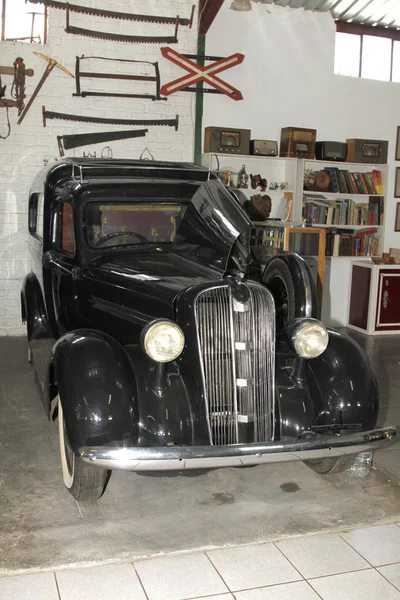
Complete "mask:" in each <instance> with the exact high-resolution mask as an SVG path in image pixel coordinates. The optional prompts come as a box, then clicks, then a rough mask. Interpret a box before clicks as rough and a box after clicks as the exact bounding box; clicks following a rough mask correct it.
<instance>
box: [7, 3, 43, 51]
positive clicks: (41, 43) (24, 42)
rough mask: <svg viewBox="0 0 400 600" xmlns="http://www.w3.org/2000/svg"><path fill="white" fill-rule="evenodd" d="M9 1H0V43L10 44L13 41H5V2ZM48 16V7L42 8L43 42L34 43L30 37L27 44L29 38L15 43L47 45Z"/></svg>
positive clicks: (13, 41)
mask: <svg viewBox="0 0 400 600" xmlns="http://www.w3.org/2000/svg"><path fill="white" fill-rule="evenodd" d="M10 1H11V0H1V33H0V41H1V42H12V43H15V40H7V39H6V20H7V2H10ZM48 16H49V11H48V7H47V6H45V7H44V31H43V40H42V41H41V42H34V41H33V39H32V37H31V41H30V42H28V41H27V40H28V39H29V37H27V38H26V41H25V40H22V39H20V40H16V42H21V43H23V44H26V43H29V44H34V43H35V44H36V43H37V44H39V45H41V46H44V45H45V44H47V34H48V24H47V21H48Z"/></svg>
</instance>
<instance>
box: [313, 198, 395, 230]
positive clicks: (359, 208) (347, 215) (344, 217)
mask: <svg viewBox="0 0 400 600" xmlns="http://www.w3.org/2000/svg"><path fill="white" fill-rule="evenodd" d="M302 217H303V219H305V220H306V222H307V223H309V224H311V225H317V224H320V225H383V217H384V197H383V196H369V198H368V202H355V201H354V200H353V199H351V198H345V199H336V200H329V199H327V198H325V196H323V195H318V196H316V195H315V194H313V195H307V193H305V194H304V196H303V214H302Z"/></svg>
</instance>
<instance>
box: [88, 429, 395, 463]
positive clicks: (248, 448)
mask: <svg viewBox="0 0 400 600" xmlns="http://www.w3.org/2000/svg"><path fill="white" fill-rule="evenodd" d="M396 435H397V432H396V429H395V427H383V428H380V429H375V430H372V431H364V432H358V433H351V434H349V435H340V436H332V437H328V436H322V435H320V436H319V437H318V438H316V439H313V440H296V441H289V442H268V443H265V444H232V445H229V446H164V447H161V448H159V447H156V448H140V447H135V448H110V447H106V446H103V447H87V448H80V449H79V454H80V456H81V457H82V459H83V460H84V461H86V462H89V463H91V464H95V465H97V466H99V467H103V468H106V469H122V470H125V471H181V470H183V469H214V468H219V467H243V466H247V465H261V464H264V463H278V462H288V461H295V460H312V459H318V458H333V457H339V456H343V455H348V454H358V453H359V452H373V451H374V450H378V449H380V448H384V447H385V446H388V445H390V444H391V443H393V441H394V440H395V438H396Z"/></svg>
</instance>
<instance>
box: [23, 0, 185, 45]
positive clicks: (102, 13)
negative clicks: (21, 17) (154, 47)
mask: <svg viewBox="0 0 400 600" xmlns="http://www.w3.org/2000/svg"><path fill="white" fill-rule="evenodd" d="M30 2H32V3H33V4H44V5H45V6H48V7H50V8H59V9H63V10H66V12H67V16H66V28H65V31H66V32H67V33H73V34H77V35H83V36H86V37H93V38H98V39H103V40H113V41H117V42H131V43H147V44H157V43H170V44H174V43H177V41H178V28H179V25H182V26H188V27H192V24H193V17H194V10H195V5H193V6H192V12H191V15H190V18H189V19H184V18H181V17H179V16H176V17H161V16H156V15H136V14H131V13H122V12H116V11H112V10H104V9H100V8H90V7H88V6H78V5H77V4H70V3H69V2H59V1H58V0H30ZM70 13H79V14H83V15H90V16H95V17H105V18H108V19H122V20H125V21H139V22H144V23H161V24H165V25H168V24H170V25H175V32H174V35H171V36H138V35H123V34H118V33H106V32H103V31H93V30H90V29H84V28H82V27H75V26H73V25H71V24H70Z"/></svg>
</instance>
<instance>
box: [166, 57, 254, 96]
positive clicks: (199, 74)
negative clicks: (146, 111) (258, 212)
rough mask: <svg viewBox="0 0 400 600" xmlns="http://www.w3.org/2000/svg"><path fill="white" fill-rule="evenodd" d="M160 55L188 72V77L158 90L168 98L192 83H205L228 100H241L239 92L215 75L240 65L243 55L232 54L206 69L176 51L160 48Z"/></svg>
mask: <svg viewBox="0 0 400 600" xmlns="http://www.w3.org/2000/svg"><path fill="white" fill-rule="evenodd" d="M161 54H162V55H163V56H164V58H168V60H170V61H172V62H173V63H175V64H176V65H178V66H179V67H182V69H185V71H188V72H189V75H184V76H183V77H180V78H179V79H176V80H174V81H171V82H170V83H165V84H164V85H163V86H162V88H161V90H160V93H161V94H164V95H165V96H170V95H171V94H173V93H175V92H179V91H180V90H183V89H184V88H186V87H188V86H189V85H192V84H193V83H197V82H198V81H205V82H206V83H209V84H210V85H211V86H213V87H215V88H216V89H217V90H219V91H220V92H222V93H223V94H226V95H227V96H229V98H232V100H243V96H242V94H241V92H240V91H239V90H237V89H236V88H234V87H233V86H231V85H229V83H226V81H223V80H222V79H220V78H219V77H216V76H215V74H216V73H221V71H226V70H227V69H230V68H231V67H235V66H236V65H240V63H241V62H243V59H244V55H243V54H239V53H238V52H237V53H236V54H232V55H231V56H227V57H226V58H221V59H220V60H217V61H215V62H213V63H212V64H211V65H209V66H208V67H201V66H200V65H198V64H196V63H195V62H193V61H192V60H190V59H189V58H186V56H183V55H182V54H179V52H176V50H173V49H172V48H168V47H164V48H161Z"/></svg>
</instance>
